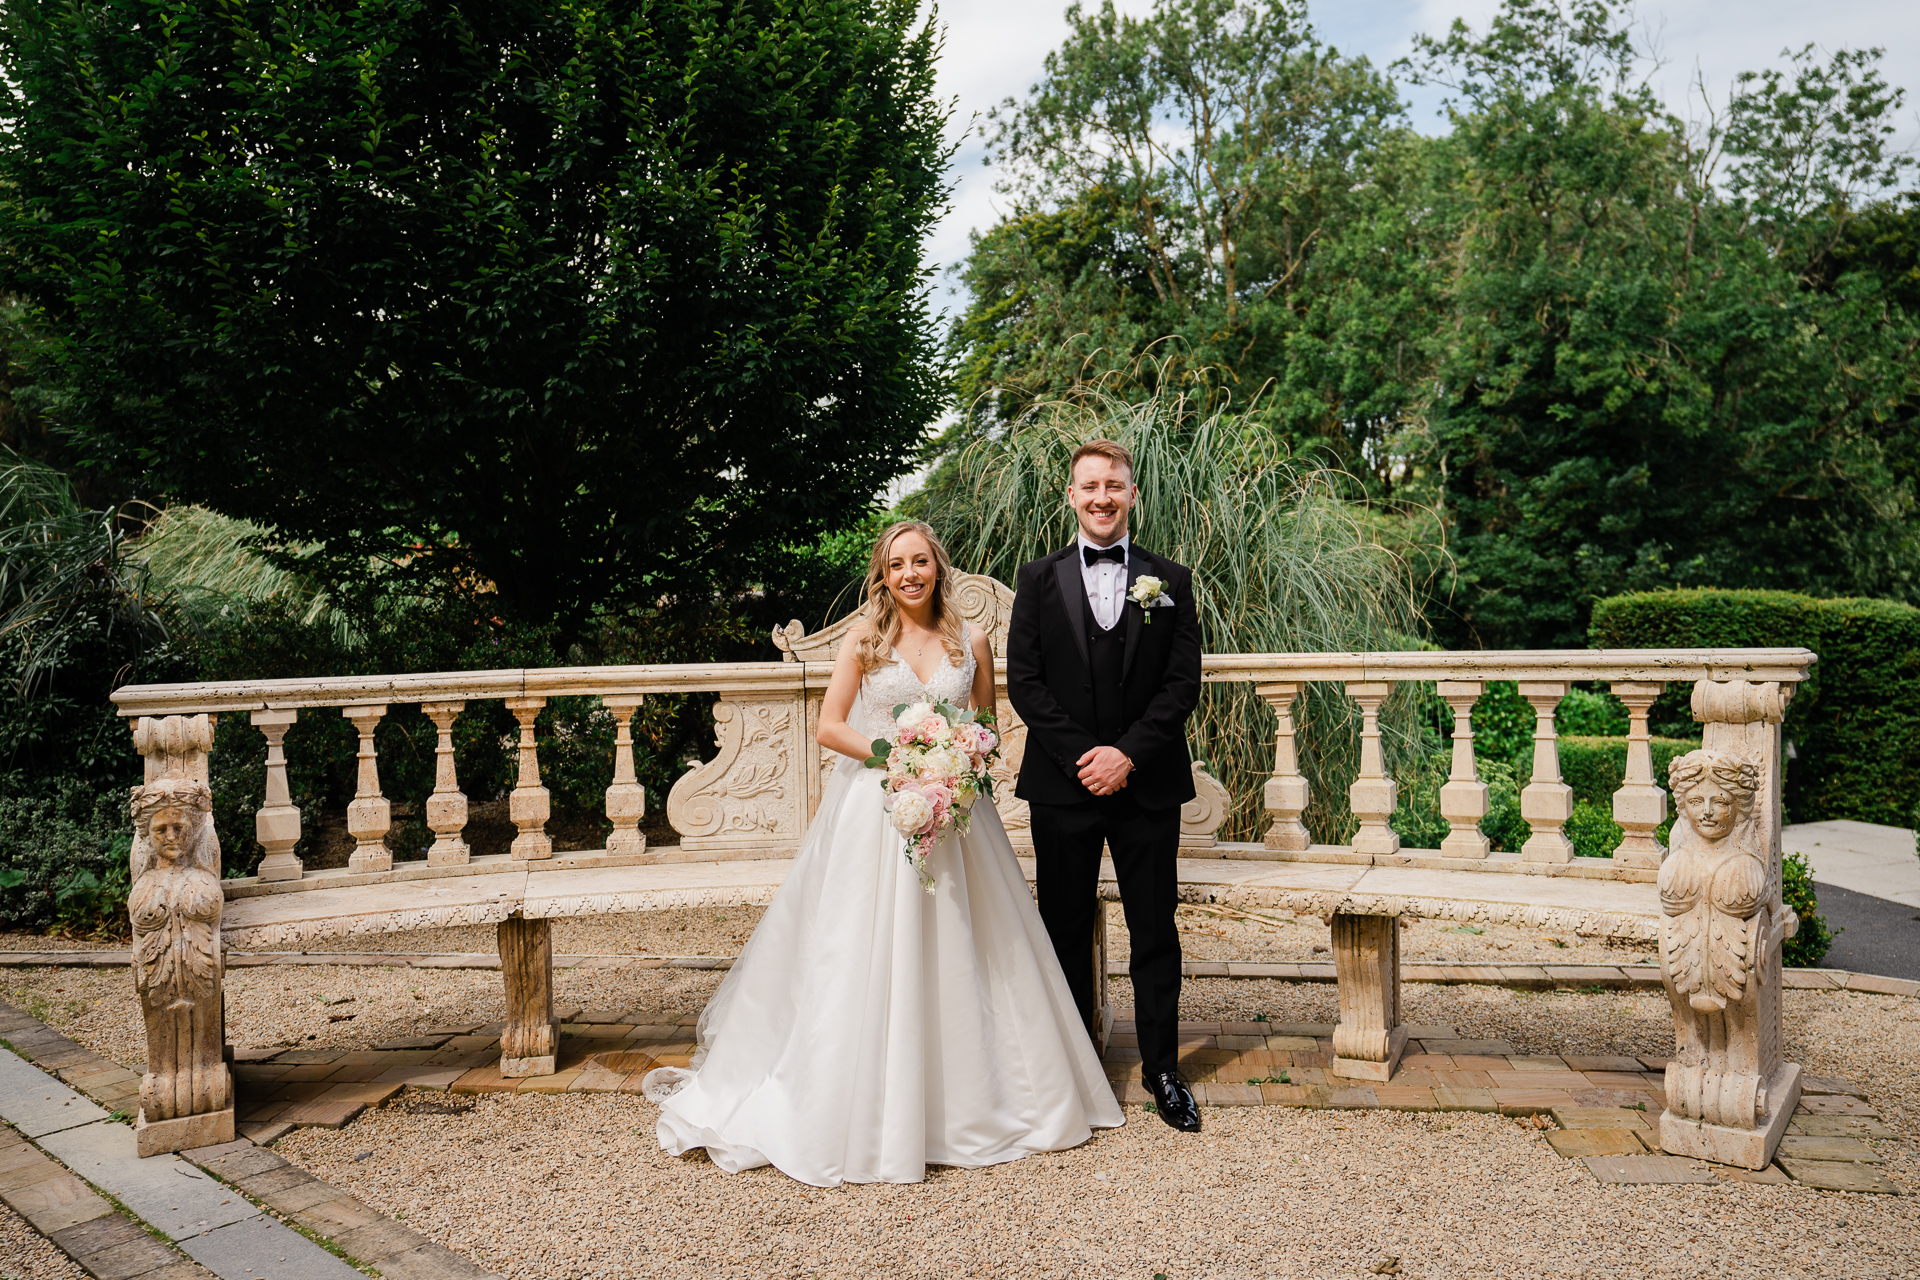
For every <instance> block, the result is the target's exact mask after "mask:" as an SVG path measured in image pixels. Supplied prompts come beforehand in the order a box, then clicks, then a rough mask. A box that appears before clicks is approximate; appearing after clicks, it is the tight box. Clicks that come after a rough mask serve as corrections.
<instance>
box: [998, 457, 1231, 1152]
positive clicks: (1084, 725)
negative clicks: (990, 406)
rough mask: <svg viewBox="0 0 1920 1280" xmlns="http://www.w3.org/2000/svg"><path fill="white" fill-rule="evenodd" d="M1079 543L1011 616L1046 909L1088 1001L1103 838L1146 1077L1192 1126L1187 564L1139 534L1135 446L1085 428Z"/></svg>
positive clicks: (1192, 660)
mask: <svg viewBox="0 0 1920 1280" xmlns="http://www.w3.org/2000/svg"><path fill="white" fill-rule="evenodd" d="M1068 475H1069V483H1068V489H1067V502H1068V504H1069V505H1070V506H1072V508H1073V511H1074V514H1075V516H1076V517H1077V518H1078V520H1079V524H1080V536H1079V537H1078V538H1077V539H1076V540H1075V541H1074V544H1073V545H1072V546H1070V547H1067V548H1066V549H1064V550H1062V551H1057V552H1055V553H1054V554H1052V555H1050V556H1043V557H1042V558H1040V559H1038V560H1035V561H1033V562H1032V563H1031V564H1028V565H1024V566H1022V568H1021V570H1020V574H1019V577H1018V580H1017V582H1016V585H1015V595H1014V601H1013V617H1012V620H1011V621H1010V623H1009V625H1008V630H1007V696H1008V698H1009V700H1010V701H1011V702H1012V703H1013V707H1014V710H1016V711H1018V712H1019V713H1020V718H1021V719H1022V720H1024V721H1025V722H1026V726H1027V750H1026V758H1025V760H1024V761H1023V762H1022V764H1021V766H1020V781H1019V786H1018V788H1017V792H1018V794H1019V796H1020V798H1021V799H1022V800H1025V801H1026V802H1027V803H1028V805H1029V807H1030V808H1031V810H1032V815H1033V817H1032V823H1033V852H1034V858H1035V861H1036V864H1037V866H1038V882H1039V895H1040V918H1041V919H1042V920H1044V921H1045V922H1046V925H1047V933H1048V934H1049V935H1050V936H1051V937H1052V939H1053V947H1054V951H1055V952H1056V953H1057V954H1058V955H1059V957H1060V966H1061V968H1062V969H1064V970H1065V971H1066V975H1067V985H1068V986H1069V987H1071V988H1072V990H1073V993H1074V996H1075V998H1076V999H1078V1000H1079V1002H1080V1007H1081V1008H1082V1009H1091V1008H1093V1007H1094V999H1093V997H1094V992H1093V986H1092V974H1091V972H1090V969H1091V966H1090V965H1089V964H1088V963H1087V958H1088V956H1089V955H1090V954H1091V951H1092V947H1093V925H1094V916H1095V895H1096V893H1097V892H1098V890H1099V879H1100V855H1101V849H1102V846H1105V847H1106V848H1108V849H1109V850H1111V852H1112V854H1113V865H1114V871H1115V873H1116V874H1117V876H1118V878H1119V882H1120V899H1121V902H1122V903H1123V904H1124V906H1125V908H1126V914H1127V932H1128V934H1129V935H1130V938H1131V941H1132V952H1133V958H1132V965H1131V972H1132V976H1133V997H1134V1013H1135V1019H1136V1021H1137V1023H1138V1027H1139V1038H1140V1076H1141V1079H1142V1081H1143V1082H1144V1083H1145V1084H1146V1087H1147V1091H1148V1093H1150V1094H1151V1095H1152V1096H1153V1100H1154V1104H1155V1110H1156V1111H1158V1113H1159V1115H1160V1118H1161V1119H1162V1120H1165V1121H1166V1122H1167V1123H1168V1124H1170V1125H1172V1126H1173V1127H1174V1128H1176V1129H1179V1130H1181V1131H1183V1132H1186V1133H1195V1132H1198V1131H1199V1128H1200V1111H1199V1108H1198V1107H1197V1106H1195V1105H1194V1101H1193V1092H1192V1090H1190V1089H1189V1088H1188V1087H1187V1084H1186V1081H1185V1080H1183V1079H1181V1077H1180V1073H1179V1070H1178V1068H1179V1056H1178V1055H1179V1033H1180V935H1179V933H1178V931H1177V930H1176V929H1175V927H1174V907H1175V905H1176V904H1177V902H1178V901H1179V883H1178V875H1177V871H1176V868H1175V865H1174V859H1175V858H1176V857H1177V856H1178V853H1179V848H1180V806H1181V805H1183V804H1185V803H1186V802H1187V801H1188V800H1191V799H1192V798H1193V794H1194V790H1193V773H1192V770H1191V768H1190V766H1189V763H1188V757H1187V733H1186V726H1187V717H1188V716H1190V715H1191V714H1193V709H1194V706H1195V705H1196V704H1197V703H1198V702H1199V701H1200V619H1199V615H1198V613H1197V612H1196V610H1195V608H1194V601H1193V575H1192V573H1191V572H1189V571H1188V570H1187V569H1186V568H1184V567H1182V566H1180V565H1177V564H1175V563H1173V561H1171V560H1167V559H1163V558H1162V557H1160V556H1156V555H1154V554H1153V553H1152V552H1150V551H1147V550H1145V549H1143V548H1141V547H1139V546H1136V545H1133V543H1132V540H1131V539H1130V538H1129V537H1128V534H1127V515H1128V513H1129V512H1130V511H1131V510H1132V509H1133V504H1134V502H1135V500H1136V499H1137V498H1138V497H1139V494H1140V490H1139V488H1138V486H1136V485H1135V484H1134V482H1133V455H1132V454H1131V453H1129V452H1128V451H1127V450H1126V448H1125V447H1124V446H1122V445H1119V444H1116V443H1114V442H1113V441H1111V440H1092V441H1089V442H1088V443H1086V444H1084V445H1082V446H1081V447H1080V448H1079V449H1078V450H1076V451H1075V453H1074V455H1073V459H1072V462H1071V463H1070V465H1069V470H1068Z"/></svg>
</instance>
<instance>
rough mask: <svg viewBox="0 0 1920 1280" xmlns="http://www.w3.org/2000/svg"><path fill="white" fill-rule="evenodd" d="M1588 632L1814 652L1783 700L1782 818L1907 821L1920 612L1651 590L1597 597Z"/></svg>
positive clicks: (1916, 796)
mask: <svg viewBox="0 0 1920 1280" xmlns="http://www.w3.org/2000/svg"><path fill="white" fill-rule="evenodd" d="M1587 634H1588V638H1589V639H1590V640H1591V642H1592V643H1593V644H1594V645H1595V646H1597V647H1599V648H1603V649H1669V648H1696V647H1698V648H1774V647H1790V646H1800V647H1803V648H1807V649H1811V650H1813V651H1814V652H1815V653H1816V654H1818V655H1819V656H1820V661H1819V662H1818V663H1816V664H1815V665H1814V668H1813V678H1812V679H1811V680H1809V681H1808V682H1806V683H1805V684H1804V685H1802V686H1801V688H1800V689H1799V690H1798V691H1797V692H1796V693H1795V695H1794V698H1793V700H1792V702H1790V703H1789V704H1788V707H1787V721H1786V737H1787V740H1788V741H1789V742H1791V743H1792V744H1793V747H1794V750H1793V753H1792V754H1793V755H1794V756H1795V757H1796V758H1795V759H1793V760H1791V761H1790V762H1789V765H1788V771H1787V794H1786V803H1787V808H1788V811H1789V814H1790V820H1791V821H1795V822H1819V821H1824V820H1826V819H1830V818H1852V819H1855V820H1857V821H1860V822H1879V823H1886V824H1888V825H1890V826H1900V827H1904V826H1908V825H1910V824H1911V823H1912V822H1913V815H1914V806H1915V802H1916V800H1920V609H1916V608H1914V607H1912V606H1911V605H1905V604H1899V603H1896V602H1894V601H1891V600H1868V599H1839V600H1817V599H1814V598H1813V597H1811V596H1802V595H1795V594H1793V593H1792V592H1787V591H1714V590H1691V591H1649V592H1641V593H1638V594H1634V595H1624V596H1614V597H1612V598H1611V599H1607V600H1601V601H1599V602H1598V603H1597V604H1595V605H1594V609H1593V623H1592V625H1591V626H1590V627H1589V628H1588V632H1587ZM1679 697H1680V691H1675V692H1673V693H1670V694H1669V695H1668V699H1663V703H1664V704H1665V706H1666V707H1667V708H1671V709H1673V710H1678V698H1679ZM1669 700H1672V701H1669ZM1656 718H1658V717H1656ZM1669 723H1670V724H1671V721H1669ZM1663 727H1665V726H1663ZM1672 727H1673V728H1677V727H1678V726H1677V725H1674V726H1672ZM1669 731H1671V730H1669Z"/></svg>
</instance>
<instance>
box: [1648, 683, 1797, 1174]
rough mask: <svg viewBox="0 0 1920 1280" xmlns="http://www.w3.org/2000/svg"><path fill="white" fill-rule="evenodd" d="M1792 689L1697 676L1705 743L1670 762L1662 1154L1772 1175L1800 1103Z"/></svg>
mask: <svg viewBox="0 0 1920 1280" xmlns="http://www.w3.org/2000/svg"><path fill="white" fill-rule="evenodd" d="M1791 694H1792V686H1791V685H1789V686H1786V687H1782V686H1780V685H1778V684H1775V683H1772V682H1768V683H1765V684H1752V683H1749V682H1748V681H1745V680H1726V681H1718V680H1701V681H1699V682H1697V683H1696V684H1695V685H1694V686H1693V717H1694V719H1696V720H1699V721H1701V722H1702V723H1703V724H1704V725H1705V727H1706V728H1705V732H1704V734H1703V735H1702V743H1701V748H1700V750H1698V751H1692V752H1689V753H1687V754H1686V755H1684V756H1681V757H1680V758H1679V759H1677V760H1675V761H1674V762H1673V763H1672V764H1671V765H1670V766H1669V767H1668V776H1669V778H1670V780H1671V784H1672V787H1673V798H1674V807H1675V808H1676V809H1677V810H1678V811H1679V813H1678V817H1677V818H1676V819H1675V821H1674V824H1673V833H1672V839H1673V849H1672V851H1671V852H1670V853H1669V854H1668V855H1667V857H1666V860H1665V861H1664V862H1663V863H1662V864H1661V866H1660V908H1661V911H1662V913H1663V916H1664V918H1663V919H1662V920H1661V922H1660V978H1661V981H1662V982H1663V983H1664V984H1665V985H1666V989H1667V1001H1668V1003H1669V1004H1670V1005H1671V1006H1672V1009H1673V1038H1674V1056H1673V1060H1672V1061H1671V1062H1669V1063H1668V1064H1667V1073H1666V1099H1667V1109H1666V1111H1665V1112H1664V1113H1663V1114H1662V1115H1661V1117H1660V1146H1661V1149H1662V1150H1663V1151H1665V1152H1666V1153H1667V1154H1668V1155H1675V1156H1693V1157H1697V1158H1700V1159H1705V1160H1713V1161H1716V1162H1718V1163H1720V1164H1736V1165H1741V1166H1743V1167H1745V1168H1748V1169H1764V1168H1766V1167H1767V1165H1768V1164H1769V1162H1771V1161H1772V1159H1773V1156H1774V1152H1775V1150H1776V1149H1777V1148H1778V1146H1779V1145H1780V1139H1781V1136H1782V1135H1783V1134H1784V1133H1785V1132H1786V1127H1787V1124H1788V1122H1789V1121H1790V1120H1791V1119H1792V1117H1793V1113H1794V1108H1795V1107H1796V1106H1797V1105H1798V1103H1799V1100H1800V1090H1801V1072H1800V1066H1799V1064H1797V1063H1792V1062H1788V1061H1786V1059H1785V1056H1784V1054H1783V1053H1782V1045H1781V1027H1780V988H1781V981H1782V975H1781V972H1780V963H1781V949H1782V947H1784V946H1785V944H1786V941H1787V939H1788V938H1791V937H1792V936H1793V935H1794V934H1795V932H1797V931H1798V929H1799V923H1800V922H1799V918H1798V917H1797V916H1796V915H1795V914H1794V911H1793V908H1791V907H1789V906H1787V905H1786V903H1785V902H1784V901H1783V900H1782V897H1781V882H1780V817H1781V814H1780V722H1781V719H1782V717H1783V716H1784V714H1785V712H1786V703H1787V699H1788V697H1790V696H1791Z"/></svg>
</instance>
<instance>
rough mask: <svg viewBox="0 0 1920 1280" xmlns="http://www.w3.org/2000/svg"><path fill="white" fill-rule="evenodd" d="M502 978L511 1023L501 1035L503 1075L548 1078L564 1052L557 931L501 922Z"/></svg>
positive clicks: (545, 925)
mask: <svg viewBox="0 0 1920 1280" xmlns="http://www.w3.org/2000/svg"><path fill="white" fill-rule="evenodd" d="M498 937H499V940H500V976H501V978H502V979H503V980H504V982H505V984H506V989H507V1021H506V1026H505V1028H503V1029H502V1031H501V1032H500V1074H501V1075H503V1076H516V1077H517V1076H550V1075H552V1074H553V1073H554V1068H555V1063H556V1061H557V1060H558V1057H559V1053H560V1024H559V1023H558V1022H556V1021H554V1017H553V928H552V925H551V923H550V922H549V921H546V920H520V919H511V920H502V921H501V922H500V927H499V932H498Z"/></svg>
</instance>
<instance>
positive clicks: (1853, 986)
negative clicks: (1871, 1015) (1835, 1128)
mask: <svg viewBox="0 0 1920 1280" xmlns="http://www.w3.org/2000/svg"><path fill="white" fill-rule="evenodd" d="M1847 990H1849V991H1871V992H1876V993H1878V994H1880V995H1883V996H1920V982H1915V981H1913V980H1912V979H1910V978H1883V977H1881V976H1879V975H1878V974H1873V973H1856V974H1854V975H1853V976H1852V977H1850V978H1848V979H1847ZM1840 1189H1841V1190H1843V1191H1845V1190H1851V1188H1847V1187H1842V1188H1840Z"/></svg>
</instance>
